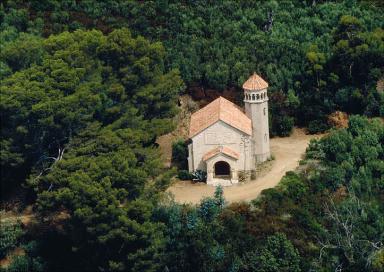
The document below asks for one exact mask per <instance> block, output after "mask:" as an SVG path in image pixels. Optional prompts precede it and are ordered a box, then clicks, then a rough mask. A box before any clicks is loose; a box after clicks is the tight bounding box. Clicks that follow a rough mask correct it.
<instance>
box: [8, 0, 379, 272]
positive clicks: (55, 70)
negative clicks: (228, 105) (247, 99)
mask: <svg viewBox="0 0 384 272" xmlns="http://www.w3.org/2000/svg"><path fill="white" fill-rule="evenodd" d="M383 13H384V5H383V2H382V1H380V0H377V1H363V0H340V1H336V0H335V1H331V0H328V1H327V0H282V1H274V0H260V1H247V0H223V1H214V0H205V1H204V0H183V1H176V0H157V1H136V0H105V1H101V0H93V1H90V0H85V1H74V0H73V1H72V0H68V1H67V0H66V1H56V0H40V1H39V0H30V1H26V0H5V1H2V2H1V3H0V114H1V115H0V116H1V139H0V158H1V204H2V205H1V209H4V206H5V204H6V203H7V202H8V201H11V200H12V199H14V198H16V199H19V201H18V203H19V204H18V205H19V206H18V209H19V210H22V209H23V208H25V207H26V206H28V205H32V207H33V211H34V215H35V216H34V217H35V218H34V220H33V221H32V222H31V223H30V224H29V225H28V227H26V226H24V225H23V224H22V223H21V222H20V221H18V220H6V219H4V220H3V218H2V219H1V224H0V259H3V258H5V257H6V256H9V255H10V254H11V253H12V252H13V251H14V250H15V249H17V248H21V249H23V252H24V254H23V255H17V256H14V257H13V258H12V260H11V262H10V264H9V265H8V266H7V267H6V268H4V267H1V268H0V271H2V272H3V271H4V272H13V271H164V272H165V271H191V272H198V271H228V272H229V271H231V272H237V271H239V272H243V271H244V272H248V271H265V272H272V271H324V272H325V271H356V272H357V271H373V272H380V271H384V148H383V145H384V122H383V117H384V15H383ZM254 71H257V73H259V74H260V75H262V76H263V78H265V79H266V80H267V81H268V82H269V86H270V88H269V96H270V108H269V114H270V115H269V116H270V134H271V136H289V135H290V133H291V131H292V129H293V127H294V126H300V127H305V128H306V129H307V131H308V133H318V132H325V131H326V132H327V136H325V137H323V138H322V139H320V140H314V141H312V142H311V143H310V145H309V146H308V148H307V151H306V153H305V156H304V158H303V159H302V160H301V161H300V166H299V168H298V169H297V170H296V171H291V172H287V173H286V175H285V176H284V178H283V179H282V180H281V182H280V183H279V185H278V186H277V187H275V188H271V189H267V190H265V191H263V192H262V194H261V196H260V197H258V198H256V199H255V200H253V201H252V202H250V203H246V202H240V203H228V202H227V201H226V200H225V198H224V196H223V189H222V188H221V187H218V188H217V190H216V192H215V194H214V195H213V196H212V197H208V198H205V199H203V200H202V201H201V202H200V204H199V205H187V204H179V203H177V202H175V201H174V200H173V199H172V197H170V196H169V195H168V194H167V193H166V189H167V188H168V187H169V186H170V184H171V183H172V180H173V178H174V177H175V175H176V172H177V169H176V168H165V167H164V162H163V161H162V156H161V152H160V150H159V148H158V145H157V144H156V139H157V138H158V137H159V136H161V135H164V134H166V133H169V132H172V131H173V130H174V129H175V127H176V125H177V124H176V123H175V121H174V120H175V116H177V114H178V113H179V107H178V103H179V97H180V96H181V95H184V94H188V95H190V96H191V97H194V98H195V99H196V100H198V99H202V98H206V97H208V96H209V95H208V94H209V93H212V92H215V93H219V94H222V93H224V92H230V93H232V94H234V96H235V97H236V102H237V103H238V104H239V105H241V103H242V90H241V85H242V83H243V82H244V80H245V79H247V77H248V76H249V75H250V74H251V73H253V72H254ZM335 111H342V112H345V113H347V114H348V115H349V123H348V127H346V128H338V129H336V128H332V126H331V124H330V123H329V122H328V117H329V115H330V114H332V113H334V112H335ZM184 151H185V150H179V151H178V152H179V153H180V154H179V157H178V158H180V159H179V161H181V160H182V159H183V157H184V159H185V155H183V154H184V153H183V152H184ZM0 215H1V214H0Z"/></svg>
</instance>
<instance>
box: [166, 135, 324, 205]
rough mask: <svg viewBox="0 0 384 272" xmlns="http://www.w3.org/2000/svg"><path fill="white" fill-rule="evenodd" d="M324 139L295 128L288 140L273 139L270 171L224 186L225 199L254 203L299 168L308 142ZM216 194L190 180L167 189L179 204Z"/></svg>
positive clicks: (197, 200) (286, 138)
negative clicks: (260, 175)
mask: <svg viewBox="0 0 384 272" xmlns="http://www.w3.org/2000/svg"><path fill="white" fill-rule="evenodd" d="M321 136H322V135H306V134H305V133H304V130H303V129H298V128H295V129H294V131H293V133H292V135H291V136H289V137H284V138H280V137H276V138H273V139H271V142H270V143H271V151H272V154H273V155H274V156H275V160H274V161H273V164H272V167H271V169H270V171H269V172H267V173H266V174H265V175H263V176H262V177H260V178H258V179H256V180H254V181H250V182H247V183H244V184H237V185H233V186H230V187H223V189H224V197H225V199H226V200H227V201H228V202H238V201H251V200H253V199H255V198H256V197H257V196H258V195H259V194H260V192H261V191H262V190H264V189H268V188H272V187H275V186H276V185H277V184H278V183H279V181H280V180H281V178H282V177H283V176H284V175H285V173H286V172H287V171H291V170H294V169H295V168H296V167H297V166H298V165H299V161H300V159H301V157H302V155H303V154H304V152H305V149H306V148H307V146H308V143H309V141H310V140H311V139H313V138H317V139H318V138H320V137H321ZM214 191H215V187H213V186H209V185H206V184H205V183H194V184H193V183H191V182H188V181H178V182H176V183H175V184H174V185H172V186H171V187H170V188H169V189H168V192H170V193H172V194H173V195H174V197H175V200H176V201H177V202H179V203H192V204H197V203H199V202H200V200H201V199H202V198H203V197H207V196H212V195H213V193H214Z"/></svg>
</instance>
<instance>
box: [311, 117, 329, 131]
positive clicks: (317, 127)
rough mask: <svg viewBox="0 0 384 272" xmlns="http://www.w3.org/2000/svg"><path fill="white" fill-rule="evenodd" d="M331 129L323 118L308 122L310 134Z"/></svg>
mask: <svg viewBox="0 0 384 272" xmlns="http://www.w3.org/2000/svg"><path fill="white" fill-rule="evenodd" d="M327 129H329V125H328V124H327V123H326V122H325V121H323V120H314V121H311V122H309V124H308V132H309V133H310V134H315V133H320V132H324V131H326V130H327Z"/></svg>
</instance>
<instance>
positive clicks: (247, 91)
mask: <svg viewBox="0 0 384 272" xmlns="http://www.w3.org/2000/svg"><path fill="white" fill-rule="evenodd" d="M243 89H244V104H245V114H246V115H247V116H248V117H249V118H250V119H251V120H252V153H253V157H254V161H255V162H256V163H260V162H263V161H266V160H267V159H268V158H269V157H270V155H271V154H270V149H269V121H268V94H267V89H268V83H267V82H266V81H265V80H264V79H262V78H261V77H260V76H259V75H257V74H256V73H254V74H253V75H252V76H251V77H250V78H249V79H248V80H247V81H246V82H245V83H244V84H243Z"/></svg>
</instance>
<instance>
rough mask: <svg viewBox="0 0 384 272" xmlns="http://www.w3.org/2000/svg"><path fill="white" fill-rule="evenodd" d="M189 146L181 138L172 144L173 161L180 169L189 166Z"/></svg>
mask: <svg viewBox="0 0 384 272" xmlns="http://www.w3.org/2000/svg"><path fill="white" fill-rule="evenodd" d="M187 158H188V146H187V143H186V142H185V141H184V140H183V139H179V140H177V141H176V142H174V143H173V144H172V163H173V165H175V166H177V168H179V169H180V170H186V169H187V168H188V161H187Z"/></svg>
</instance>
